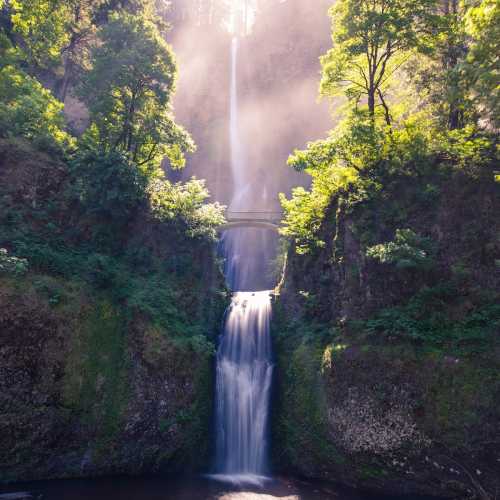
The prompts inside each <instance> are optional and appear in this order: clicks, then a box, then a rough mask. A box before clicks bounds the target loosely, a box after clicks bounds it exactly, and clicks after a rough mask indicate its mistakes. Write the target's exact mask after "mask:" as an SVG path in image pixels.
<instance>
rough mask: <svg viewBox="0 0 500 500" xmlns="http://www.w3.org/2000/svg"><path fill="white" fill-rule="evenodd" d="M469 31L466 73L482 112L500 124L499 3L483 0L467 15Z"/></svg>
mask: <svg viewBox="0 0 500 500" xmlns="http://www.w3.org/2000/svg"><path fill="white" fill-rule="evenodd" d="M466 31H467V34H468V35H469V37H471V39H472V42H471V47H470V50H469V52H468V55H467V65H466V72H467V76H468V78H469V79H470V81H471V86H472V89H473V92H474V95H475V100H476V102H478V103H479V104H480V106H481V111H482V113H481V114H482V115H483V116H486V118H487V119H488V120H489V121H490V122H491V123H492V124H493V125H494V126H495V127H496V128H498V127H499V126H500V121H499V120H500V118H499V117H500V88H499V86H498V80H499V78H500V60H499V58H498V53H499V51H500V5H499V3H498V2H496V1H495V0H482V1H481V2H479V3H478V4H477V5H475V6H474V7H472V8H471V9H470V10H469V11H468V12H467V14H466Z"/></svg>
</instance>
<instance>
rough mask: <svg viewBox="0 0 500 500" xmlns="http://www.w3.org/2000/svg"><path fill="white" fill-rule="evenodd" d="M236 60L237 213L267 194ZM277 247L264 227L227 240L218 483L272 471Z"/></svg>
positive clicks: (256, 478) (255, 478)
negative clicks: (255, 166) (246, 136)
mask: <svg viewBox="0 0 500 500" xmlns="http://www.w3.org/2000/svg"><path fill="white" fill-rule="evenodd" d="M231 55H232V57H231V87H230V88H231V96H230V99H231V100H230V105H231V106H230V110H231V111H230V112H231V116H230V141H231V169H232V174H233V181H234V193H233V199H232V202H231V209H232V210H248V209H252V208H254V207H255V206H256V205H257V206H258V204H259V203H260V202H261V201H262V191H261V192H254V190H252V187H251V185H250V182H249V180H248V175H247V171H246V168H245V158H244V148H243V144H242V141H241V137H240V130H239V117H238V109H239V108H238V106H239V103H238V85H237V63H238V40H237V39H234V40H233V42H232V46H231ZM275 248H276V235H275V234H274V232H273V231H270V230H266V229H259V228H238V229H232V230H228V231H226V232H225V233H224V235H223V238H222V249H223V255H224V258H225V262H226V265H225V274H226V280H227V282H228V284H229V286H230V287H231V289H232V290H234V295H233V299H232V303H231V305H230V307H229V309H228V311H227V314H226V318H225V324H224V330H223V334H222V337H221V341H220V345H219V349H218V351H217V370H216V372H217V373H216V464H215V469H216V474H215V475H214V477H215V478H216V479H221V480H226V481H232V482H238V483H241V482H243V483H257V484H260V483H261V482H262V481H263V480H264V479H265V475H266V473H268V459H267V455H268V444H269V443H268V440H269V431H268V427H269V425H268V424H269V422H268V421H269V408H270V393H271V380H272V372H273V363H272V349H271V337H270V318H271V297H270V292H269V289H270V288H272V278H270V277H269V276H268V275H267V273H266V268H267V267H266V266H267V265H268V263H269V261H270V260H271V258H272V255H273V252H274V251H275ZM266 290H267V291H266Z"/></svg>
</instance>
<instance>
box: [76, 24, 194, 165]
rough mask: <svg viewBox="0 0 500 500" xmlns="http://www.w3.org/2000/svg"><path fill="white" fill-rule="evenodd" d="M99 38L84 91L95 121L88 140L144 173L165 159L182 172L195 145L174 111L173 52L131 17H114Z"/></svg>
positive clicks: (149, 28) (153, 29)
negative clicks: (126, 158)
mask: <svg viewBox="0 0 500 500" xmlns="http://www.w3.org/2000/svg"><path fill="white" fill-rule="evenodd" d="M99 37H100V40H101V43H100V44H99V45H98V46H97V47H96V48H95V49H94V50H93V52H92V58H91V64H92V66H91V68H90V69H89V71H87V72H86V74H85V75H84V77H83V80H82V84H81V87H80V95H81V97H82V98H83V99H84V101H85V103H86V104H87V105H88V107H89V110H90V116H91V120H92V122H93V126H92V127H91V128H90V129H89V130H88V131H87V134H86V138H85V140H86V141H87V142H90V143H96V144H97V145H98V146H99V147H100V148H101V149H103V150H104V151H116V150H118V151H122V152H125V153H127V154H129V155H130V158H131V160H132V161H134V162H136V163H137V164H138V165H139V166H141V167H142V168H143V169H144V170H145V171H149V172H155V171H156V169H157V168H158V166H159V163H160V161H161V159H162V158H163V157H165V156H167V157H168V159H169V160H170V163H171V165H172V167H174V168H180V167H182V166H183V165H184V156H183V154H184V153H185V152H187V151H192V150H193V149H194V144H193V142H192V140H191V138H190V137H189V135H188V134H187V132H186V131H185V130H184V129H182V128H181V127H179V126H178V125H177V124H176V123H175V122H174V119H173V116H172V112H171V107H170V99H171V96H172V93H173V91H174V86H175V76H176V66H175V61H174V56H173V53H172V50H171V48H170V47H169V46H168V45H167V44H166V42H165V41H164V40H163V39H162V38H161V36H160V34H159V32H158V30H157V28H156V26H155V25H154V24H153V23H151V22H149V21H147V20H146V19H145V18H143V17H134V16H132V15H129V14H121V15H113V16H112V17H111V19H110V21H109V22H108V24H106V25H105V26H104V27H103V28H101V30H100V31H99Z"/></svg>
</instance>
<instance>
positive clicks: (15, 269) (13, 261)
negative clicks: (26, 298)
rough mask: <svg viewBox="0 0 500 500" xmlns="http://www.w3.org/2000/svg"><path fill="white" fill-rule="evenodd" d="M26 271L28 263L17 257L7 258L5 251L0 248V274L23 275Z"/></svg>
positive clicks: (7, 254)
mask: <svg viewBox="0 0 500 500" xmlns="http://www.w3.org/2000/svg"><path fill="white" fill-rule="evenodd" d="M27 271H28V261H27V260H26V259H20V258H19V257H15V256H9V253H8V252H7V249H5V248H0V273H11V274H25V273H26V272H27Z"/></svg>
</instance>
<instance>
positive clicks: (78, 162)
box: [70, 150, 147, 241]
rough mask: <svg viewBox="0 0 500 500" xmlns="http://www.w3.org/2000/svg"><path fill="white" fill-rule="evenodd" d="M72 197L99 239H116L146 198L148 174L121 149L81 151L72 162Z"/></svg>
mask: <svg viewBox="0 0 500 500" xmlns="http://www.w3.org/2000/svg"><path fill="white" fill-rule="evenodd" d="M70 172H71V175H72V183H71V186H70V197H74V198H76V199H77V200H78V203H79V207H80V210H81V212H82V216H83V217H85V219H86V221H87V224H90V226H91V227H90V229H91V231H92V232H93V233H94V235H95V238H96V240H105V241H110V240H113V239H115V240H116V233H117V232H118V233H119V232H120V231H122V230H123V229H124V227H125V226H126V225H127V223H128V222H130V219H131V218H132V217H133V215H134V214H135V213H136V212H137V210H138V208H139V207H140V206H141V204H144V203H145V201H146V187H147V177H146V176H145V174H144V173H142V172H141V171H140V170H139V169H138V168H137V165H135V164H134V163H132V162H131V161H130V160H129V158H128V157H127V156H126V155H124V154H123V153H120V152H117V151H115V152H110V153H102V152H96V151H92V150H87V151H85V150H81V151H79V153H78V154H77V155H75V158H74V159H73V160H72V161H71V163H70Z"/></svg>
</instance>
